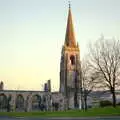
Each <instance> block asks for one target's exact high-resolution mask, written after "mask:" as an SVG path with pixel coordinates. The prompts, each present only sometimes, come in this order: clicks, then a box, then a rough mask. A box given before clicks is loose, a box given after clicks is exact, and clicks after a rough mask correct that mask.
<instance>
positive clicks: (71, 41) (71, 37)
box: [65, 2, 76, 47]
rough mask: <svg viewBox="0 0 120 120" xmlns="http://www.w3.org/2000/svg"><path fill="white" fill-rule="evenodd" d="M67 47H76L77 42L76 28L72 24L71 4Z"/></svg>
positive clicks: (66, 37) (66, 39)
mask: <svg viewBox="0 0 120 120" xmlns="http://www.w3.org/2000/svg"><path fill="white" fill-rule="evenodd" d="M65 45H66V46H69V47H76V40H75V35H74V27H73V22H72V13H71V4H70V2H69V12H68V20H67V28H66V36H65Z"/></svg>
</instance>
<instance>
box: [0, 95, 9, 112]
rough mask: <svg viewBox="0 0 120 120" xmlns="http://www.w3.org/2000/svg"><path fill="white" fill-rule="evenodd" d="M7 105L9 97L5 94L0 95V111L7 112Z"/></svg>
mask: <svg viewBox="0 0 120 120" xmlns="http://www.w3.org/2000/svg"><path fill="white" fill-rule="evenodd" d="M7 104H8V102H7V96H6V95H5V94H0V111H6V110H7Z"/></svg>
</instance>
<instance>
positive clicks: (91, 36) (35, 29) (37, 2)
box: [0, 0, 120, 91]
mask: <svg viewBox="0 0 120 120" xmlns="http://www.w3.org/2000/svg"><path fill="white" fill-rule="evenodd" d="M71 3H72V15H73V22H74V27H75V35H76V40H77V41H78V42H79V45H80V50H81V59H82V57H83V56H84V54H85V52H86V50H87V44H88V43H89V41H94V40H96V39H98V38H99V37H100V35H101V34H104V36H105V37H115V38H117V39H119V38H120V0H72V1H71ZM67 15H68V1H67V0H0V80H2V81H3V82H4V84H5V89H12V90H13V89H17V90H18V89H19V90H42V84H43V83H44V82H46V81H47V80H48V79H51V80H52V90H53V91H55V90H58V89H59V71H60V57H61V48H62V45H63V43H64V39H65V31H66V22H67Z"/></svg>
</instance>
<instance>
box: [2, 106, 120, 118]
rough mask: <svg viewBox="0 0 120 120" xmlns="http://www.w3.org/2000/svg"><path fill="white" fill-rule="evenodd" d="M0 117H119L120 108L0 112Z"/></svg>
mask: <svg viewBox="0 0 120 120" xmlns="http://www.w3.org/2000/svg"><path fill="white" fill-rule="evenodd" d="M0 116H15V117H27V116H28V117H88V116H120V107H116V108H113V107H106V108H91V109H88V110H87V111H82V110H69V111H57V112H0Z"/></svg>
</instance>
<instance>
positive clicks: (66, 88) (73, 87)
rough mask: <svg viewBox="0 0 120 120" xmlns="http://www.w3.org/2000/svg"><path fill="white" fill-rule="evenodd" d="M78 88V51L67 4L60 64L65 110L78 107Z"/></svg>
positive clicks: (79, 86)
mask: <svg viewBox="0 0 120 120" xmlns="http://www.w3.org/2000/svg"><path fill="white" fill-rule="evenodd" d="M80 88H81V82H80V50H79V46H78V44H77V43H76V39H75V33H74V27H73V21H72V13H71V6H70V4H69V11H68V19H67V28H66V35H65V42H64V45H63V47H62V52H61V62H60V92H61V93H63V95H64V96H65V98H66V104H67V108H70V109H74V108H77V107H78V106H79V100H80Z"/></svg>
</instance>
